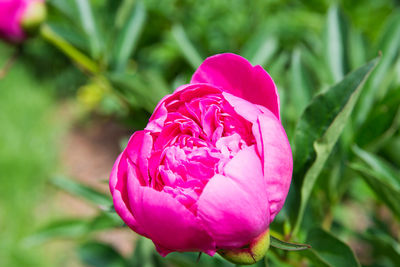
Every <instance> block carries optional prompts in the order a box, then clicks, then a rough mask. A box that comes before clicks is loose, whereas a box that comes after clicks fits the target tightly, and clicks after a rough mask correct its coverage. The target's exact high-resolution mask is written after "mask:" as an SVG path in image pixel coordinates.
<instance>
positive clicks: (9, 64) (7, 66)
mask: <svg viewBox="0 0 400 267" xmlns="http://www.w3.org/2000/svg"><path fill="white" fill-rule="evenodd" d="M20 52H21V48H20V47H18V48H17V49H16V51H15V52H14V53H13V54H12V55H11V57H9V58H8V59H7V61H6V63H5V64H4V66H3V67H2V68H0V79H2V78H3V77H4V76H6V75H7V73H8V71H9V70H10V69H11V67H12V65H14V62H15V61H16V60H17V58H18V56H19V54H20Z"/></svg>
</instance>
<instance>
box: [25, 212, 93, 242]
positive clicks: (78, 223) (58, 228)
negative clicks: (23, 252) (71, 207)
mask: <svg viewBox="0 0 400 267" xmlns="http://www.w3.org/2000/svg"><path fill="white" fill-rule="evenodd" d="M87 231H88V221H87V220H82V219H64V220H59V221H54V222H51V223H50V224H48V225H46V226H44V227H43V228H41V229H39V230H38V231H36V232H35V233H34V234H32V235H30V236H28V237H27V238H25V239H24V240H23V244H24V245H25V246H26V247H32V246H37V245H40V244H43V243H44V242H47V241H49V240H53V239H60V238H78V237H81V236H83V235H84V234H86V233H87Z"/></svg>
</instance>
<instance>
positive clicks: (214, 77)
mask: <svg viewBox="0 0 400 267" xmlns="http://www.w3.org/2000/svg"><path fill="white" fill-rule="evenodd" d="M191 83H209V84H212V85H215V86H217V87H219V88H221V89H222V90H223V91H225V92H227V93H230V94H233V95H235V96H238V97H240V98H243V99H246V100H247V101H250V102H251V103H253V104H259V105H262V106H265V107H266V108H268V109H269V110H271V112H272V113H273V114H274V115H275V116H276V117H277V118H278V119H279V118H280V116H279V96H278V92H277V90H276V86H275V83H274V82H273V80H272V79H271V77H270V76H269V74H268V73H267V72H266V71H265V70H264V69H263V68H262V67H261V66H258V65H257V66H254V67H253V66H252V65H251V64H250V62H249V61H247V60H246V59H244V58H242V57H241V56H238V55H235V54H229V53H228V54H219V55H215V56H212V57H209V58H207V59H206V60H205V61H204V62H203V63H202V64H201V65H200V67H199V68H198V69H197V70H196V72H195V73H194V74H193V77H192V80H191Z"/></svg>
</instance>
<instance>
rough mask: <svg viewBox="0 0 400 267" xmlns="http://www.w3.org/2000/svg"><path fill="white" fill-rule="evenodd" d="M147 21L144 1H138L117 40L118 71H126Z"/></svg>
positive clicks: (115, 53)
mask: <svg viewBox="0 0 400 267" xmlns="http://www.w3.org/2000/svg"><path fill="white" fill-rule="evenodd" d="M145 21H146V9H145V7H144V5H143V3H142V1H138V3H137V4H136V6H135V9H134V10H133V11H132V12H131V13H130V15H129V16H128V18H127V19H126V22H125V24H124V26H123V27H122V30H121V32H120V33H119V34H118V36H117V38H116V42H115V47H114V56H113V57H114V60H113V61H114V63H113V64H114V65H115V69H116V70H117V71H122V70H124V69H125V67H126V64H127V62H128V60H129V57H130V56H131V55H132V53H133V51H134V49H135V47H136V46H137V43H138V41H139V36H140V33H141V32H142V30H143V27H144V25H145Z"/></svg>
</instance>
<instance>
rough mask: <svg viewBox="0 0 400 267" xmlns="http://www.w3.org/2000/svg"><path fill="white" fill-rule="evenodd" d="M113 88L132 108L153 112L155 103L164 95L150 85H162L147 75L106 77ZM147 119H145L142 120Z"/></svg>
mask: <svg viewBox="0 0 400 267" xmlns="http://www.w3.org/2000/svg"><path fill="white" fill-rule="evenodd" d="M108 78H109V79H110V82H111V83H112V85H113V87H114V88H115V89H116V90H117V91H118V92H119V93H120V94H122V96H123V97H124V98H125V99H126V100H127V101H128V102H129V104H130V105H131V106H132V107H133V108H138V107H141V108H144V109H146V110H147V111H148V112H153V110H154V108H155V106H156V105H157V102H158V101H159V100H160V99H161V98H162V97H164V96H165V95H166V92H165V91H164V89H165V88H164V89H163V86H161V87H154V86H152V85H154V84H157V83H162V82H160V81H158V79H157V78H155V80H152V79H151V78H152V77H151V76H149V75H148V74H147V73H140V74H127V73H115V74H111V75H109V76H108ZM142 119H147V118H142Z"/></svg>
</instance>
